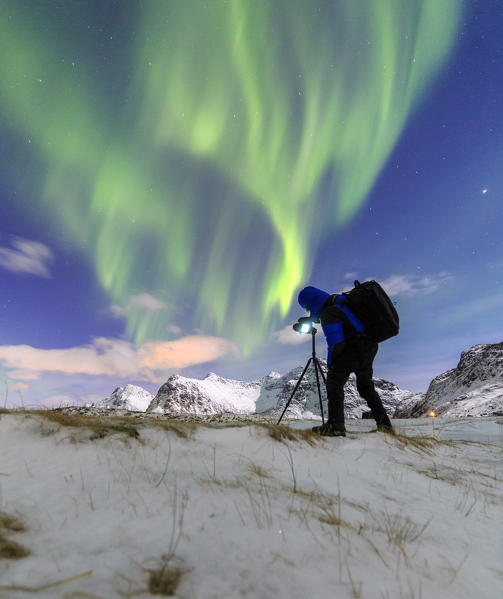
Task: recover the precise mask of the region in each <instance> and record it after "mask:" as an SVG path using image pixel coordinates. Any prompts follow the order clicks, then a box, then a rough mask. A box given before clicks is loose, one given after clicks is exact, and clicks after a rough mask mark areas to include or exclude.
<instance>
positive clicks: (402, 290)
mask: <svg viewBox="0 0 503 599" xmlns="http://www.w3.org/2000/svg"><path fill="white" fill-rule="evenodd" d="M451 278H452V276H451V275H450V274H449V273H447V272H440V273H436V274H425V275H422V274H421V275H418V274H413V275H391V276H389V277H388V278H387V279H384V280H382V281H380V283H381V285H382V287H383V288H384V290H385V291H386V292H387V293H388V295H390V296H392V297H398V296H401V297H413V296H416V295H426V294H428V293H434V292H435V291H437V290H438V289H440V287H441V286H442V285H444V284H445V283H447V282H448V281H449V280H450V279H451Z"/></svg>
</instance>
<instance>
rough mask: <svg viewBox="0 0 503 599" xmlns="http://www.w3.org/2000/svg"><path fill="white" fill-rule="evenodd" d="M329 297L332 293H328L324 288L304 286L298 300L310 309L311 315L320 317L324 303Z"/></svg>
mask: <svg viewBox="0 0 503 599" xmlns="http://www.w3.org/2000/svg"><path fill="white" fill-rule="evenodd" d="M329 297H330V293H327V292H326V291H323V290H322V289H318V288H317V287H304V289H302V291H301V292H300V293H299V298H298V301H299V304H300V305H301V306H302V307H303V308H307V309H309V311H310V316H312V317H313V318H319V317H320V311H321V309H322V308H323V304H324V303H325V302H326V301H327V299H328V298H329Z"/></svg>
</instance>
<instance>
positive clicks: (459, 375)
mask: <svg viewBox="0 0 503 599" xmlns="http://www.w3.org/2000/svg"><path fill="white" fill-rule="evenodd" d="M429 410H435V411H436V412H437V414H438V415H442V416H445V417H464V416H498V415H503V343H496V344H489V345H475V346H474V347H471V348H470V349H467V350H466V351H464V352H463V353H462V354H461V358H460V360H459V363H458V365H457V366H456V368H453V369H452V370H449V371H447V372H444V373H443V374H441V375H439V376H437V377H436V378H434V379H433V381H432V382H431V383H430V386H429V388H428V391H427V393H426V395H425V396H424V398H422V399H420V400H419V401H415V402H414V401H411V400H409V401H407V402H404V403H403V404H401V405H400V406H399V407H398V409H397V411H396V412H395V417H398V418H410V417H417V416H423V415H425V414H427V413H428V411H429Z"/></svg>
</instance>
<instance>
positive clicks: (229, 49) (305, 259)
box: [0, 0, 459, 349]
mask: <svg viewBox="0 0 503 599" xmlns="http://www.w3.org/2000/svg"><path fill="white" fill-rule="evenodd" d="M15 8H16V3H14V5H13V6H10V7H6V6H4V8H3V10H4V13H5V12H8V13H9V16H10V17H11V18H10V19H6V18H3V19H2V28H1V30H0V36H1V38H2V40H4V41H6V43H7V49H8V51H7V52H4V53H3V54H2V56H3V58H2V59H1V62H0V80H1V81H2V94H3V98H4V102H3V112H4V115H5V116H6V118H7V119H8V121H9V122H10V123H12V125H13V126H14V127H15V128H16V129H17V130H18V131H22V133H23V134H24V135H26V136H29V137H30V139H31V140H32V146H33V155H32V156H30V157H29V159H30V160H32V161H33V162H34V163H36V164H38V168H37V170H38V174H39V179H38V181H36V184H37V185H39V186H40V188H41V189H42V190H43V193H42V197H41V198H40V201H43V202H44V203H45V206H46V207H47V210H48V211H52V213H53V214H54V216H55V217H56V218H59V219H60V220H61V224H62V226H63V227H64V229H65V230H66V231H68V232H69V234H70V235H72V236H73V237H75V238H76V239H80V240H82V242H84V240H85V241H86V244H87V248H88V249H87V252H88V258H89V260H91V261H92V262H93V264H94V266H95V269H96V273H97V276H98V278H99V281H100V283H101V284H102V285H103V287H104V288H105V289H106V291H107V292H108V293H109V295H110V297H111V300H112V301H113V303H114V304H118V305H123V306H126V305H127V298H128V297H129V296H130V295H131V294H132V293H133V292H134V291H135V290H136V289H138V288H140V289H142V290H148V291H149V292H150V293H152V294H154V295H156V294H158V293H159V292H160V291H161V290H163V289H167V290H168V298H169V302H170V303H172V304H177V303H178V302H180V301H181V300H182V298H185V297H189V298H192V297H196V294H197V297H196V304H197V308H196V321H195V324H196V326H202V327H205V328H208V327H209V328H210V329H213V331H212V332H215V333H217V334H221V333H222V331H223V329H224V326H225V329H226V330H227V331H229V332H230V335H231V337H232V338H234V339H235V340H236V341H238V342H239V344H240V346H241V347H242V348H243V349H246V348H247V346H248V345H250V344H251V343H252V341H253V339H254V338H255V340H256V341H258V340H260V337H261V335H263V333H264V331H266V330H268V329H269V328H270V327H271V326H272V324H273V322H274V323H276V324H277V322H278V313H279V315H280V316H285V314H286V313H287V312H288V310H289V308H290V305H291V302H292V298H293V296H294V293H295V291H296V290H297V288H298V287H299V285H300V284H301V283H302V281H303V279H304V278H305V276H306V273H308V272H309V269H310V268H311V267H312V263H311V262H312V260H311V258H310V256H311V255H312V251H313V248H314V247H315V246H316V243H317V240H318V239H319V238H320V236H321V235H323V233H326V232H327V231H328V232H330V231H333V230H334V229H336V228H337V227H341V226H343V225H344V223H345V222H347V221H348V219H350V218H351V217H352V216H353V215H354V214H355V213H356V212H357V211H358V209H359V207H360V206H361V205H362V204H363V203H364V201H365V198H366V194H367V193H368V191H369V189H370V188H371V186H372V184H373V183H374V181H375V178H376V176H377V175H378V173H379V171H380V169H381V167H382V165H383V163H384V162H385V160H386V158H387V157H388V155H389V152H390V150H391V149H392V148H393V145H394V143H395V142H396V140H397V138H398V136H399V135H400V133H401V131H402V129H403V126H404V124H405V123H406V121H407V117H408V115H409V114H410V112H411V110H412V108H413V107H414V105H415V103H416V102H417V101H418V100H419V99H420V98H421V96H422V95H423V93H424V92H425V91H426V90H427V89H428V87H429V85H430V83H431V81H432V80H433V78H434V76H435V75H436V74H437V72H438V70H439V69H440V68H441V66H442V64H443V61H444V60H445V59H446V57H447V56H448V53H449V51H450V49H451V46H452V43H453V39H454V35H455V32H456V28H457V20H458V16H459V6H458V5H457V4H456V3H438V2H436V1H435V0H425V1H423V2H412V3H408V4H405V5H404V4H403V3H402V2H397V1H396V0H393V1H383V2H379V3H373V4H371V5H370V6H369V5H368V4H367V3H361V2H360V3H358V2H354V1H353V0H345V1H340V2H319V3H312V2H296V3H294V4H293V6H292V4H291V2H286V1H285V2H274V3H273V2H250V1H249V0H234V1H232V2H223V1H222V2H220V1H218V0H216V1H214V2H209V3H204V2H201V1H200V0H195V1H192V2H191V1H184V2H179V1H175V2H147V3H146V4H145V5H144V6H143V8H141V7H140V5H135V6H134V7H133V6H132V5H131V8H130V9H129V8H128V12H129V11H130V12H131V13H132V14H130V15H128V18H131V19H134V20H135V21H136V22H137V24H138V31H137V33H136V35H135V39H134V40H133V41H131V43H129V44H127V46H126V47H125V48H124V52H125V54H126V55H127V56H128V57H130V65H129V66H128V68H127V72H128V74H129V76H128V79H129V81H128V84H127V86H126V87H125V90H124V93H125V98H123V99H121V100H122V101H121V102H120V103H119V104H118V106H116V107H114V111H115V112H116V114H115V115H114V117H113V118H110V117H109V118H107V116H108V113H107V111H103V110H100V100H101V98H102V97H103V96H104V95H105V96H106V95H107V94H108V93H109V86H111V84H112V82H105V81H103V80H95V79H94V78H93V77H92V68H91V66H92V65H90V64H86V63H85V61H84V64H82V63H81V64H79V66H78V69H79V70H83V71H84V72H85V71H88V73H87V74H85V75H84V76H82V75H79V76H77V77H76V76H75V68H74V67H72V66H71V65H70V64H66V65H65V67H64V68H62V67H61V66H60V64H57V63H58V56H59V54H58V52H59V53H61V51H62V49H61V47H59V48H58V45H59V46H60V44H58V42H56V41H55V39H54V38H56V37H57V31H54V32H53V33H52V35H47V33H49V32H45V35H43V36H42V35H40V34H39V33H38V32H37V31H36V30H34V27H33V25H34V23H33V22H31V23H30V22H29V23H26V22H25V21H26V18H25V17H26V10H27V7H26V9H25V12H24V13H23V11H19V10H18V11H16V10H15ZM40 48H43V49H44V50H43V52H40ZM56 65H57V66H56ZM126 99H127V103H126V101H125V100H126ZM180 162H182V163H183V166H182V167H180ZM327 174H328V175H329V176H331V178H332V179H333V186H332V191H331V198H330V201H329V202H328V214H327V215H326V217H325V218H324V219H323V226H322V227H320V224H319V223H318V224H316V225H315V218H316V215H317V208H318V207H317V204H316V198H315V197H314V196H315V192H316V190H317V188H318V186H319V184H320V180H321V178H322V177H323V176H324V175H327ZM201 177H212V178H213V179H215V185H216V187H217V188H218V193H219V195H221V196H222V197H221V198H212V199H211V200H209V199H208V198H207V197H205V190H204V189H201V186H200V185H198V182H199V181H200V180H201ZM208 202H212V204H213V205H212V206H211V207H209V208H207V207H206V204H207V203H208ZM206 210H208V212H209V213H210V214H209V215H208V216H209V218H210V225H211V229H210V227H207V225H208V220H207V219H204V221H203V222H202V219H201V218H200V217H199V215H201V214H204V213H205V211H206ZM213 213H215V216H213ZM252 225H253V227H254V228H253V230H250V226H252ZM209 229H210V230H209ZM250 235H251V236H253V238H254V239H255V240H256V242H257V251H256V252H254V253H253V254H252V253H249V254H248V255H247V257H246V266H245V268H243V259H242V257H241V255H240V246H241V244H242V240H243V238H245V239H246V238H247V237H249V236H250ZM201 237H206V239H205V240H204V254H205V255H204V256H203V255H202V254H203V251H201V248H200V247H198V245H199V244H198V242H199V240H200V239H201ZM263 240H265V244H264V248H265V250H266V252H263V251H260V250H259V249H258V247H259V246H261V245H262V244H263ZM145 246H148V253H147V252H146V251H145ZM147 260H148V261H149V268H148V269H145V267H144V265H145V262H146V261H147ZM224 273H225V274H224ZM231 299H232V301H231ZM237 307H239V309H236V308H237ZM242 312H245V313H246V314H248V315H249V317H248V318H247V319H243V318H241V316H240V315H241V313H242ZM170 317H172V315H171V314H169V311H164V312H163V313H162V316H161V314H158V315H157V316H156V317H153V316H152V315H146V314H142V313H138V312H137V311H134V309H131V310H129V311H128V326H127V331H128V334H129V335H131V336H132V337H133V338H134V339H135V340H136V341H137V342H142V341H144V340H145V339H158V338H159V335H160V332H161V331H163V330H164V329H165V326H166V325H167V324H169V319H170ZM257 323H260V324H261V326H257Z"/></svg>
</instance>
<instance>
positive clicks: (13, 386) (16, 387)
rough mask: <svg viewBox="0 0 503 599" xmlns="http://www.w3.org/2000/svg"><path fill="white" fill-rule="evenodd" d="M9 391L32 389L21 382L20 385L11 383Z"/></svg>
mask: <svg viewBox="0 0 503 599" xmlns="http://www.w3.org/2000/svg"><path fill="white" fill-rule="evenodd" d="M8 387H9V391H26V390H27V389H29V388H30V387H29V386H28V385H27V384H26V383H22V382H21V381H19V382H18V383H9V384H8Z"/></svg>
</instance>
